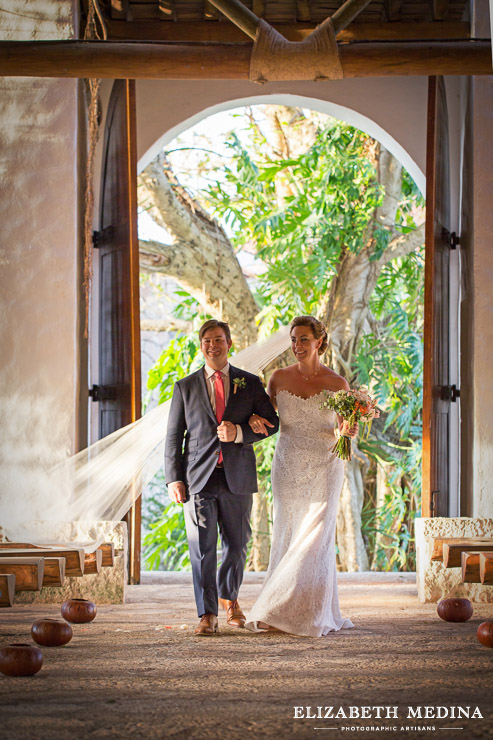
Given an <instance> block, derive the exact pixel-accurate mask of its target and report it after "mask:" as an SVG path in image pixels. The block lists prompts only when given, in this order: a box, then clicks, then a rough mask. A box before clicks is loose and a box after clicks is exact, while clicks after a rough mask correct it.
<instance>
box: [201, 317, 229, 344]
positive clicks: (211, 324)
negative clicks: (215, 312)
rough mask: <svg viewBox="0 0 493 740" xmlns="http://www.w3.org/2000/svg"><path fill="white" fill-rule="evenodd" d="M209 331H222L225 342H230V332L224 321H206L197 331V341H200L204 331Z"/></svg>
mask: <svg viewBox="0 0 493 740" xmlns="http://www.w3.org/2000/svg"><path fill="white" fill-rule="evenodd" d="M209 329H222V330H223V332H224V333H225V335H226V341H228V342H231V330H230V328H229V324H227V323H226V322H225V321H218V320H217V319H209V321H206V322H205V323H204V324H202V326H201V327H200V329H199V341H200V342H201V341H202V337H203V336H204V334H205V333H206V331H209Z"/></svg>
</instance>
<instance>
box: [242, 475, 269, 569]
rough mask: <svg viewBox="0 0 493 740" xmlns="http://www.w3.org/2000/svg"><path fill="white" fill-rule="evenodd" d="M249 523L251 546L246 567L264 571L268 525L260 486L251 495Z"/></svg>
mask: <svg viewBox="0 0 493 740" xmlns="http://www.w3.org/2000/svg"><path fill="white" fill-rule="evenodd" d="M251 524H252V547H251V549H250V556H249V558H248V563H247V567H246V569H247V570H253V571H265V570H267V566H268V565H269V555H270V527H269V506H268V501H267V497H266V495H265V492H264V491H262V488H261V487H260V490H259V492H258V493H256V494H254V496H253V505H252V516H251Z"/></svg>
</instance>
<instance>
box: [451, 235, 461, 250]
mask: <svg viewBox="0 0 493 740" xmlns="http://www.w3.org/2000/svg"><path fill="white" fill-rule="evenodd" d="M449 238H450V241H449V244H450V249H457V247H458V246H460V236H459V235H458V234H456V233H455V231H452V233H451V234H449Z"/></svg>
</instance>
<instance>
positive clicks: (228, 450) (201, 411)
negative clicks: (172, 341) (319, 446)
mask: <svg viewBox="0 0 493 740" xmlns="http://www.w3.org/2000/svg"><path fill="white" fill-rule="evenodd" d="M199 340H200V349H201V351H202V354H203V355H204V359H205V365H204V366H203V367H201V368H200V370H197V372H195V373H192V374H191V375H188V376H187V377H186V378H183V379H182V380H179V381H178V382H177V383H176V385H175V387H174V391H173V398H172V401H171V409H170V414H169V420H168V433H167V437H166V452H165V472H166V482H167V485H168V493H169V496H170V498H171V499H172V500H173V501H176V502H177V503H183V504H184V510H185V522H186V527H187V537H188V546H189V550H190V559H191V561H192V573H193V585H194V592H195V601H196V604H197V612H198V615H199V617H200V623H199V625H198V627H197V628H196V630H195V634H197V635H201V636H207V635H212V634H214V633H215V632H217V612H218V597H219V601H220V603H221V606H222V607H223V608H225V609H226V610H227V623H228V624H229V625H230V626H232V627H244V625H245V616H244V614H243V612H242V611H241V608H240V605H239V604H238V591H239V588H240V585H241V582H242V580H243V569H244V567H245V560H246V552H247V544H248V541H249V539H250V536H251V527H250V513H251V509H252V494H253V493H254V492H255V491H257V471H256V465H255V454H254V452H253V448H252V443H253V442H257V441H259V440H261V439H265V437H264V435H263V434H261V433H259V434H255V433H254V432H253V431H252V430H251V428H250V426H249V424H248V420H249V418H250V416H251V415H252V414H258V415H259V416H263V417H264V418H265V419H268V420H269V422H270V425H269V432H268V433H269V434H274V433H275V432H277V430H278V428H279V420H278V418H277V414H276V412H275V410H274V407H273V406H272V404H271V402H270V399H269V397H268V395H267V393H266V392H265V390H264V388H263V386H262V383H261V382H260V379H259V378H258V377H257V376H256V375H253V374H252V373H248V372H245V371H244V370H239V369H238V368H236V367H233V366H232V365H229V363H228V351H229V349H230V347H231V333H230V330H229V326H228V324H226V323H225V322H223V321H216V320H215V319H211V320H210V321H206V322H205V324H203V325H202V327H201V328H200V331H199ZM218 528H219V533H220V535H221V543H222V561H221V565H220V567H219V571H218V572H217V576H216V568H217V560H216V545H217V532H218Z"/></svg>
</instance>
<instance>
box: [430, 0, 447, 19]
mask: <svg viewBox="0 0 493 740" xmlns="http://www.w3.org/2000/svg"><path fill="white" fill-rule="evenodd" d="M448 10H449V0H433V20H435V21H443V20H444V19H445V18H446V17H447V14H448Z"/></svg>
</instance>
